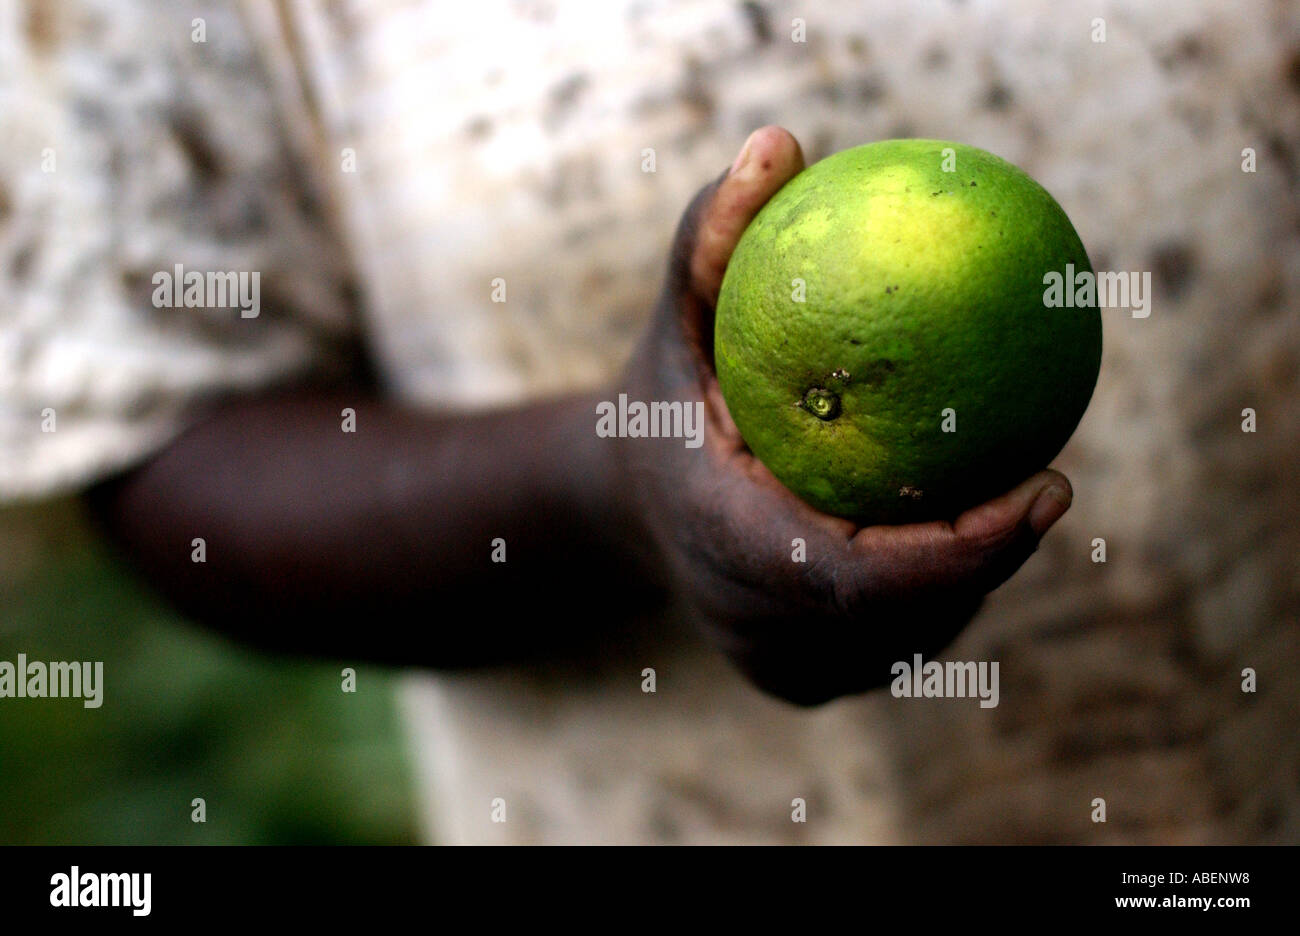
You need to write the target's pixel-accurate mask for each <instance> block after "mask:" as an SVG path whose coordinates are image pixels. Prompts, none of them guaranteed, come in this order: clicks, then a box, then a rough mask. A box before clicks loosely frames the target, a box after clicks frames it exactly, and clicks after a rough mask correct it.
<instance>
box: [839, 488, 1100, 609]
mask: <svg viewBox="0 0 1300 936" xmlns="http://www.w3.org/2000/svg"><path fill="white" fill-rule="evenodd" d="M1073 497H1074V491H1073V488H1071V486H1070V482H1069V480H1068V479H1067V478H1066V477H1065V475H1063V474H1061V473H1060V472H1059V471H1052V470H1050V469H1049V470H1046V471H1040V472H1039V473H1038V474H1036V475H1034V476H1033V477H1031V478H1029V479H1028V480H1026V481H1024V482H1023V483H1021V484H1019V485H1018V486H1016V487H1015V488H1014V489H1012V490H1011V491H1008V492H1007V493H1006V494H1003V495H1002V496H1001V497H998V498H995V499H994V500H991V501H989V502H987V503H985V504H981V505H980V506H978V507H974V508H972V509H970V510H968V511H966V512H965V513H963V514H962V515H961V516H959V517H958V518H957V519H956V521H955V522H953V523H945V522H935V523H917V524H910V525H907V526H876V527H864V528H863V529H862V530H860V531H859V532H858V533H857V534H856V535H855V536H854V538H853V542H852V549H851V550H850V552H851V553H852V554H857V555H858V556H859V557H860V558H861V559H862V560H863V561H862V562H861V563H860V568H859V571H858V575H857V576H856V578H855V580H853V585H852V587H855V588H859V589H863V590H864V591H868V592H872V593H879V592H880V591H882V590H887V591H892V592H895V595H893V596H900V595H905V594H913V593H920V592H923V591H925V590H927V589H933V588H958V589H962V590H972V591H977V592H979V593H980V594H983V593H985V592H988V591H992V590H993V589H994V588H997V587H998V586H999V585H1001V584H1002V583H1003V582H1004V581H1006V580H1007V579H1008V578H1009V577H1010V576H1011V574H1012V573H1013V572H1015V571H1016V569H1018V568H1020V566H1021V565H1023V564H1024V561H1025V560H1026V559H1028V558H1029V556H1030V555H1032V554H1033V552H1034V550H1035V549H1037V548H1038V541H1039V539H1040V538H1041V537H1042V536H1043V534H1044V533H1046V532H1047V530H1048V529H1049V528H1050V527H1051V526H1052V524H1054V523H1055V522H1056V521H1057V520H1059V519H1060V518H1061V516H1062V515H1063V514H1064V513H1065V511H1066V510H1068V509H1069V506H1070V502H1071V500H1072V499H1073ZM893 596H890V595H887V596H886V597H893Z"/></svg>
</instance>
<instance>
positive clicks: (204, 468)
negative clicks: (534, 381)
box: [91, 394, 653, 664]
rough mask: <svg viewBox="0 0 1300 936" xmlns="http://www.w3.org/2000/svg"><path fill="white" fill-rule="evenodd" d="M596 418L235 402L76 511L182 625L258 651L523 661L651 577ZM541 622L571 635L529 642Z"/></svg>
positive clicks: (564, 410) (335, 398)
mask: <svg viewBox="0 0 1300 936" xmlns="http://www.w3.org/2000/svg"><path fill="white" fill-rule="evenodd" d="M595 400H596V397H594V396H581V397H568V398H564V399H560V400H554V401H548V402H543V403H538V404H533V405H530V406H527V407H524V408H518V409H512V410H507V411H500V412H495V413H488V414H481V415H474V416H467V417H445V416H436V415H431V414H428V413H423V412H419V411H415V410H411V409H405V408H400V407H397V406H395V405H393V404H391V403H387V402H384V401H380V400H360V401H359V400H358V399H356V398H355V397H349V396H347V395H332V396H326V395H321V394H300V395H295V396H287V397H278V398H270V399H265V400H258V401H251V402H245V403H237V404H231V405H230V406H228V407H226V408H225V409H223V410H222V411H221V412H219V413H217V414H216V415H215V416H213V417H212V418H210V419H208V420H206V421H204V422H202V423H200V424H198V425H196V426H195V427H194V428H192V429H191V430H189V431H188V432H187V433H186V434H185V435H183V436H182V437H181V438H180V439H178V440H177V441H176V442H175V443H173V444H172V445H171V446H170V447H169V448H168V449H167V450H166V451H164V452H163V453H162V454H161V455H160V456H159V457H157V458H156V459H155V460H153V461H152V462H150V463H149V464H147V465H145V466H143V467H141V468H139V469H137V470H135V471H134V472H132V473H130V474H128V475H125V476H123V477H121V478H119V479H116V480H114V481H112V482H110V483H108V484H105V485H103V486H101V487H100V488H98V489H97V490H96V491H94V492H93V493H92V495H91V502H92V505H93V507H94V509H95V512H96V513H97V515H98V516H99V517H100V518H101V520H102V522H103V523H104V525H105V527H106V528H107V529H108V531H109V532H110V534H111V535H112V537H113V538H114V539H116V540H117V541H118V542H119V543H120V544H121V545H122V547H123V548H124V550H125V551H126V552H127V553H128V554H129V555H130V556H131V557H132V558H133V559H134V561H135V563H136V564H137V565H138V567H139V568H140V569H141V570H142V571H143V573H144V574H145V576H146V578H147V579H148V580H149V581H151V582H152V583H153V584H154V585H156V586H157V587H158V588H159V589H160V590H161V591H163V592H164V593H165V594H167V595H168V596H170V597H171V598H172V599H173V600H174V601H175V602H176V603H177V604H178V605H179V606H181V607H182V608H183V610H185V611H186V612H188V613H189V614H190V615H191V616H193V617H196V618H198V619H199V620H202V621H204V622H207V623H212V624H214V625H216V626H219V627H221V628H222V629H223V630H226V631H229V632H233V633H236V634H240V635H242V636H245V637H247V638H250V639H253V640H254V641H256V642H258V643H262V644H264V645H268V646H273V647H283V648H285V649H293V650H295V651H296V652H302V651H303V650H315V651H317V652H322V653H329V654H345V655H353V656H357V655H364V656H366V657H369V658H375V659H392V660H400V661H403V662H424V663H429V664H440V663H447V664H455V663H465V662H479V661H491V660H497V659H507V658H511V657H516V656H520V655H527V654H533V653H536V652H541V651H543V650H546V649H554V648H555V647H557V646H561V645H563V644H564V642H565V639H566V638H567V637H569V636H574V637H575V639H576V637H577V633H576V632H578V631H580V630H582V629H583V628H584V626H585V625H587V624H588V623H593V622H595V621H596V620H597V619H598V618H599V617H600V614H599V612H600V611H601V610H602V608H605V609H607V608H608V604H609V603H612V601H613V596H614V595H615V594H617V593H620V592H625V591H626V590H627V589H629V588H632V589H635V588H640V587H644V586H645V585H646V582H647V579H648V578H651V577H653V573H652V572H651V570H650V568H649V560H648V557H646V556H644V555H641V554H639V553H638V552H637V544H638V543H640V542H642V541H643V540H644V537H643V536H642V534H641V532H640V531H639V529H638V525H637V523H636V521H635V518H634V516H633V515H632V513H631V512H630V511H628V510H627V509H626V508H625V507H624V506H623V502H622V494H621V486H620V484H619V481H618V477H617V464H616V461H615V456H616V453H615V451H614V449H613V447H612V443H613V442H615V441H616V440H609V439H600V438H597V436H596V434H595V431H594V425H595ZM345 407H350V408H352V409H354V410H355V411H356V431H355V432H345V431H343V425H342V422H343V417H342V415H341V413H342V410H343V409H344V408H345ZM195 539H202V540H203V541H204V550H205V551H206V557H205V559H206V561H204V562H195V561H194V555H193V552H194V546H193V541H194V540H195ZM494 541H495V543H494ZM494 558H495V559H496V560H500V559H502V558H504V560H505V561H494ZM552 610H559V611H560V612H561V613H560V614H559V615H558V618H559V620H562V621H567V622H570V624H571V626H572V628H573V630H574V632H575V633H574V634H572V635H570V634H562V633H555V632H554V630H553V629H552V628H544V627H541V626H538V625H535V618H536V617H538V616H540V615H541V614H542V613H544V612H547V611H552ZM552 616H553V615H548V617H552Z"/></svg>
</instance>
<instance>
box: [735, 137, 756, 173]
mask: <svg viewBox="0 0 1300 936" xmlns="http://www.w3.org/2000/svg"><path fill="white" fill-rule="evenodd" d="M757 132H758V131H757V130H756V131H754V133H757ZM753 141H754V134H753V133H751V134H750V135H749V137H748V138H747V139H746V140H745V145H744V146H742V147H741V148H740V155H739V156H737V157H736V161H735V162H733V163H732V164H731V169H730V170H729V171H728V172H727V175H735V174H736V173H737V172H739V171H740V170H741V169H742V168H743V167H744V165H745V163H747V162H749V152H750V150H752V149H753V145H752V144H753Z"/></svg>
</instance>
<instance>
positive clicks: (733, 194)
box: [690, 126, 804, 306]
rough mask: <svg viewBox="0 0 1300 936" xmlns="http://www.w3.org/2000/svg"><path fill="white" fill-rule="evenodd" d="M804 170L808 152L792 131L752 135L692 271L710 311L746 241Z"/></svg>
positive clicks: (709, 213)
mask: <svg viewBox="0 0 1300 936" xmlns="http://www.w3.org/2000/svg"><path fill="white" fill-rule="evenodd" d="M803 166H804V162H803V151H802V150H801V149H800V148H799V143H798V141H796V140H795V138H794V137H793V136H791V135H790V133H789V132H788V131H786V130H783V129H781V128H780V127H775V126H767V127H762V128H760V129H758V130H755V131H754V132H753V133H751V134H750V135H749V139H748V140H746V141H745V145H744V146H743V147H741V150H740V155H739V156H737V157H736V160H735V162H734V163H733V164H732V166H731V169H730V171H729V172H728V173H727V175H726V177H725V178H724V179H723V180H722V182H721V183H719V185H718V188H717V191H716V192H714V195H713V198H712V200H711V201H710V202H709V204H708V206H707V207H706V208H705V210H704V213H703V215H702V217H701V218H700V221H699V229H698V233H697V235H696V240H695V250H694V253H693V255H692V256H691V266H690V270H691V288H692V290H693V292H694V293H695V295H696V296H697V297H699V298H700V299H702V300H704V301H705V302H706V303H708V304H709V305H710V306H712V305H716V304H717V301H718V290H719V289H720V288H721V287H722V275H723V273H724V272H726V269H727V261H728V260H730V259H731V253H732V251H733V250H735V249H736V243H737V242H738V241H739V240H740V235H741V234H743V233H744V232H745V228H746V227H748V226H749V222H750V221H752V220H753V219H754V215H756V214H758V210H759V209H760V208H762V207H763V205H764V204H766V202H767V200H768V199H769V198H771V197H772V196H773V195H775V194H776V192H777V191H778V190H779V189H780V188H781V186H783V185H785V183H786V182H788V181H790V179H792V178H794V176H796V175H797V174H798V173H799V172H800V171H801V170H802V169H803Z"/></svg>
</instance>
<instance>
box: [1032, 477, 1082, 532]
mask: <svg viewBox="0 0 1300 936" xmlns="http://www.w3.org/2000/svg"><path fill="white" fill-rule="evenodd" d="M1073 500H1074V495H1073V494H1072V493H1070V492H1069V491H1068V490H1066V489H1065V488H1063V487H1062V486H1061V485H1059V484H1049V485H1048V486H1047V487H1045V488H1043V490H1042V491H1040V492H1039V494H1038V497H1037V498H1035V499H1034V505H1033V506H1032V507H1030V508H1029V526H1030V527H1032V528H1033V531H1034V533H1036V534H1037V535H1039V536H1042V535H1043V534H1044V533H1046V532H1047V531H1048V530H1049V529H1051V526H1052V524H1053V523H1055V522H1056V521H1057V520H1060V519H1061V516H1062V515H1063V514H1064V513H1065V512H1066V511H1067V510H1069V509H1070V502H1071V501H1073Z"/></svg>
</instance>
